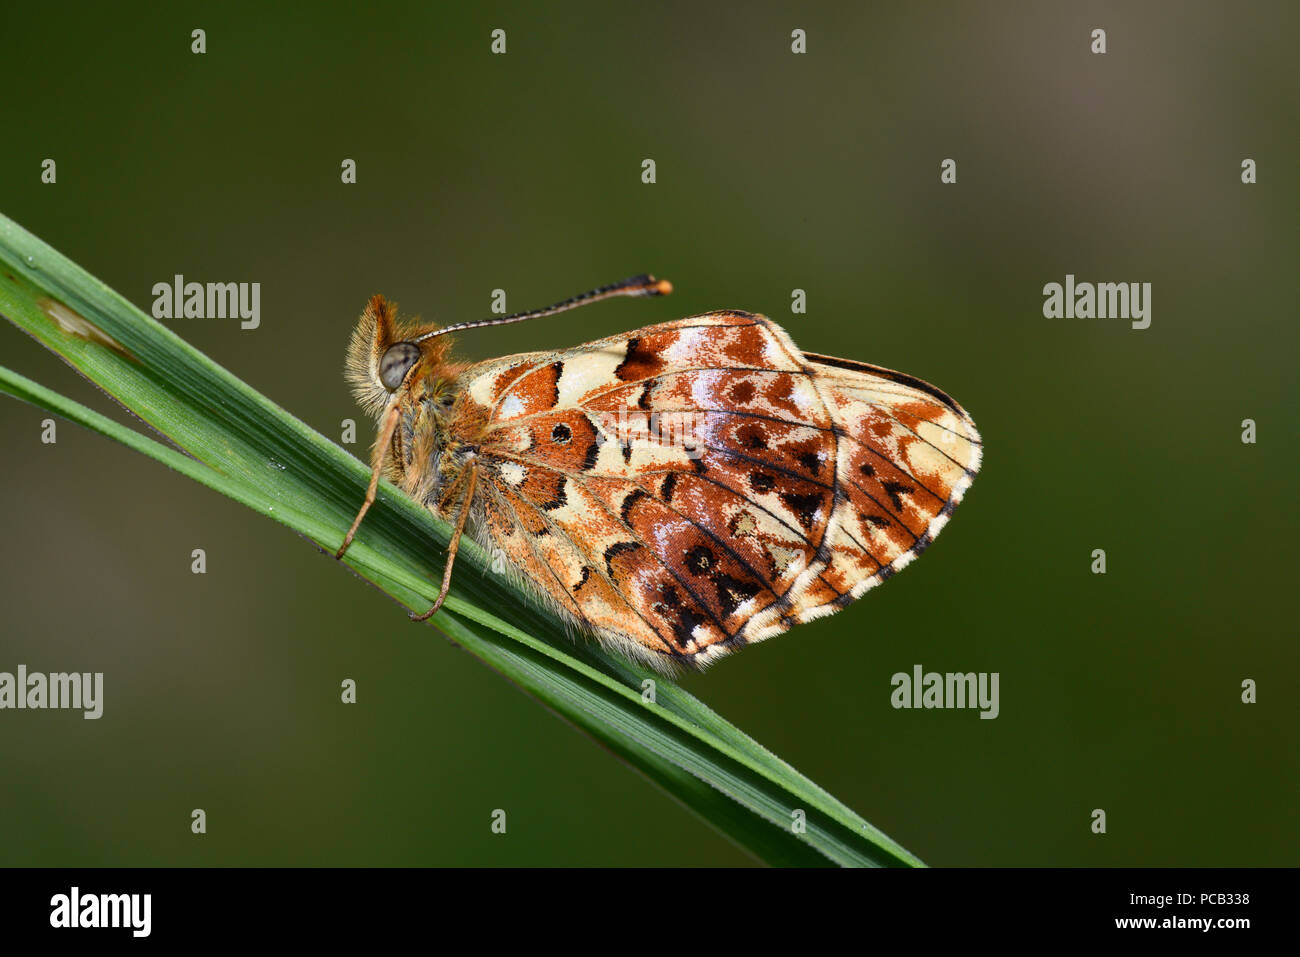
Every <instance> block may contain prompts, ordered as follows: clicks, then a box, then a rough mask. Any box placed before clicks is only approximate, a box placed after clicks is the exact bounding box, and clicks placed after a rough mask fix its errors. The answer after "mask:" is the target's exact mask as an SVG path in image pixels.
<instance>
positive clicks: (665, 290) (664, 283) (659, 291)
mask: <svg viewBox="0 0 1300 957" xmlns="http://www.w3.org/2000/svg"><path fill="white" fill-rule="evenodd" d="M672 292H673V284H672V283H670V282H669V281H668V280H667V279H660V280H659V281H658V282H656V283H655V284H654V285H653V286H651V287H650V294H651V295H652V296H671V295H672Z"/></svg>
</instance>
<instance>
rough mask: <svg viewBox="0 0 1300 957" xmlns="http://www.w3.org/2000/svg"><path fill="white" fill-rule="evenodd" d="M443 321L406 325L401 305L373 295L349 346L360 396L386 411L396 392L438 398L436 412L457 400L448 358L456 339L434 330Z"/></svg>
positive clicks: (350, 371) (377, 411)
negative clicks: (399, 311) (451, 396)
mask: <svg viewBox="0 0 1300 957" xmlns="http://www.w3.org/2000/svg"><path fill="white" fill-rule="evenodd" d="M438 331H439V330H438V327H437V326H430V325H404V324H399V323H398V321H397V309H396V307H395V306H394V305H393V304H392V303H391V302H389V301H388V300H387V299H385V298H384V297H383V296H373V297H372V298H371V300H370V302H369V303H368V304H367V305H366V310H365V312H364V313H362V314H361V320H360V322H358V323H357V327H356V330H355V331H354V332H353V333H352V342H351V345H350V346H349V347H348V361H347V376H348V381H349V382H351V384H352V390H353V392H354V393H355V394H356V397H357V401H358V402H360V403H361V404H362V405H363V406H365V408H366V410H367V411H369V412H370V413H371V414H372V415H375V416H380V415H382V414H383V411H384V409H385V408H387V406H388V404H389V402H391V401H392V400H393V398H394V396H398V397H400V398H410V399H411V400H412V401H413V402H420V401H424V400H433V403H432V407H433V410H434V411H435V413H436V412H437V411H438V410H440V409H445V408H447V407H448V406H449V405H450V404H451V403H449V402H447V401H446V399H447V398H448V397H449V393H448V386H449V383H450V381H451V379H452V378H453V370H452V368H451V367H450V366H449V365H448V363H447V354H448V352H449V350H450V346H451V340H450V339H449V338H447V337H445V336H437V335H431V333H436V332H438Z"/></svg>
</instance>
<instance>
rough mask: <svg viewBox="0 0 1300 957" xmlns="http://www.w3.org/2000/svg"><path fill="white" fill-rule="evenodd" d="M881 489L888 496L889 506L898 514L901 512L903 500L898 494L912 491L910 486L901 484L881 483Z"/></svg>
mask: <svg viewBox="0 0 1300 957" xmlns="http://www.w3.org/2000/svg"><path fill="white" fill-rule="evenodd" d="M881 487H882V488H884V490H885V494H886V495H888V496H889V502H890V504H891V505H893V506H894V508H895V509H897V510H898V511H900V512H901V511H902V510H903V499H902V497H901V494H900V493H902V494H907V493H910V492H912V491H913V489H912V486H910V485H907V484H905V483H903V482H892V481H887V482H882V483H881Z"/></svg>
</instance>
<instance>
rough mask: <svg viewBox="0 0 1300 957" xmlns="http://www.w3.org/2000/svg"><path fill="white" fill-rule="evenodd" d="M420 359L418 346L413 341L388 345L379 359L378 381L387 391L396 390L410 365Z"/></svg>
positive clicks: (409, 369) (403, 379) (408, 370)
mask: <svg viewBox="0 0 1300 957" xmlns="http://www.w3.org/2000/svg"><path fill="white" fill-rule="evenodd" d="M419 360H420V347H419V346H417V345H416V344H415V343H414V342H398V343H395V344H394V345H391V346H389V347H388V351H387V352H385V353H384V355H383V358H381V359H380V360H379V381H380V382H382V383H383V384H384V388H385V389H387V390H388V391H389V392H396V391H397V390H398V389H399V388H401V385H402V382H403V381H405V379H406V373H408V372H410V371H411V366H413V365H415V364H416V363H417V362H418V361H419Z"/></svg>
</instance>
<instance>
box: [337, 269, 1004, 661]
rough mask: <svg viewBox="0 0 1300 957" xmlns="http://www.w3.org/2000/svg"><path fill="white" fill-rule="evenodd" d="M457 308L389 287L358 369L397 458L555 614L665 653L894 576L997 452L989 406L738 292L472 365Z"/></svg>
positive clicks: (650, 280) (732, 644) (672, 657)
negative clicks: (822, 338) (432, 312)
mask: <svg viewBox="0 0 1300 957" xmlns="http://www.w3.org/2000/svg"><path fill="white" fill-rule="evenodd" d="M671 291H672V286H671V284H670V283H668V282H667V281H666V280H657V279H655V278H654V277H653V276H649V275H643V276H636V277H633V278H631V279H627V280H624V281H623V282H619V283H615V284H613V285H609V286H604V287H602V288H600V289H595V290H592V291H591V292H588V293H584V294H582V295H580V296H575V297H573V298H571V299H567V300H565V301H563V302H560V303H556V304H555V305H553V306H549V307H547V308H545V309H539V310H535V311H532V312H524V313H516V314H514V315H510V316H502V317H498V318H491V319H484V320H480V321H477V322H466V323H460V324H455V325H450V326H445V327H439V326H436V325H420V324H409V323H404V322H402V321H399V320H398V318H397V314H396V309H395V307H394V306H393V304H392V303H390V302H388V301H387V300H386V299H385V298H384V297H383V296H378V295H377V296H374V297H373V298H372V299H371V300H370V302H369V304H368V305H367V307H366V309H365V312H364V313H363V314H362V316H361V319H360V321H359V322H358V324H357V327H356V329H355V331H354V333H353V336H352V341H351V344H350V346H349V349H348V358H347V377H348V379H349V381H350V383H351V385H352V387H353V390H354V392H355V394H356V396H357V399H358V401H359V402H360V403H361V404H362V405H363V406H364V407H365V408H366V409H367V410H368V411H370V412H371V413H372V414H373V415H374V416H375V418H376V419H377V422H378V437H377V439H376V441H375V446H374V451H373V455H372V459H371V478H370V485H369V488H368V489H367V492H366V496H365V500H364V502H363V503H362V505H361V509H360V511H359V512H358V514H357V516H356V519H355V521H353V523H352V527H351V528H350V529H349V530H348V533H347V536H346V538H345V539H344V541H343V545H342V547H340V548H339V550H338V552H337V555H338V557H340V558H341V557H342V556H343V554H344V553H345V552H346V551H347V548H348V546H349V545H350V544H351V542H352V540H353V538H354V536H355V535H356V532H357V529H358V528H359V526H360V524H361V520H362V518H363V517H364V516H365V514H366V510H367V509H368V508H369V507H370V505H371V504H372V503H373V502H374V499H375V492H376V489H377V487H378V482H379V479H380V477H381V476H384V477H387V478H388V479H389V480H391V481H392V482H393V483H394V484H395V485H397V486H398V487H399V488H400V489H401V490H402V491H403V492H404V493H405V494H406V495H408V496H410V497H411V498H412V499H414V500H415V501H416V502H418V503H420V504H422V505H423V506H425V507H427V508H429V509H431V510H432V511H433V512H434V513H435V514H437V515H438V516H439V517H441V518H443V519H444V520H445V521H448V522H450V523H451V524H452V526H453V529H454V531H453V534H452V538H451V541H450V544H449V546H448V552H447V559H446V563H445V565H444V570H443V578H442V586H441V588H440V589H439V592H438V596H437V598H436V599H435V600H434V602H433V606H432V607H431V608H430V609H429V610H428V611H427V612H425V613H423V614H420V615H416V614H415V613H414V612H412V614H411V617H412V618H413V619H415V620H424V619H426V618H428V617H429V616H431V615H433V614H434V613H435V612H437V610H438V609H439V608H440V607H441V606H442V603H443V600H444V599H445V598H446V595H447V590H448V588H449V586H450V583H451V574H452V566H453V563H454V561H455V557H456V552H457V550H458V548H459V545H460V541H461V537H462V535H464V534H467V533H468V534H470V535H472V536H473V537H474V538H476V539H477V540H478V541H480V542H481V543H482V544H483V545H484V547H485V548H487V549H488V550H490V551H492V552H494V553H495V554H497V555H499V556H504V557H505V559H506V562H507V563H508V566H509V568H510V569H512V570H513V571H514V572H515V573H517V574H518V575H520V576H522V578H523V579H524V580H526V581H527V582H528V583H529V584H530V585H531V586H532V589H533V591H535V592H536V593H537V594H538V595H539V596H540V597H541V598H542V599H543V600H544V601H545V602H546V603H548V604H549V605H551V606H552V607H553V608H554V609H555V610H556V611H557V612H558V613H559V614H560V616H561V617H562V618H563V619H564V620H566V621H567V622H569V623H570V624H572V625H576V626H577V627H578V628H580V629H581V630H583V631H586V632H589V633H591V634H593V635H595V636H596V637H597V638H598V639H599V640H601V641H602V642H603V643H605V644H606V645H609V646H611V647H613V648H615V649H616V650H618V651H620V652H622V653H623V654H625V655H627V656H628V657H631V658H633V659H636V660H639V661H642V662H645V663H647V664H649V665H651V666H653V667H656V668H658V669H659V670H662V671H665V672H667V673H671V672H672V671H673V670H675V666H688V667H691V666H693V667H703V666H705V665H707V664H709V663H710V662H712V661H713V660H715V659H717V658H718V657H720V656H722V655H726V654H728V653H730V652H732V651H735V650H736V649H738V648H743V647H744V646H746V645H750V644H753V643H754V642H758V641H762V640H763V639H765V638H770V637H772V636H773V635H778V634H780V633H782V632H784V631H786V630H788V629H789V628H790V627H791V626H793V625H795V624H797V623H800V622H805V621H810V620H812V619H814V618H820V617H822V616H823V615H829V614H832V613H833V612H836V611H838V610H839V609H841V608H843V607H845V606H846V605H848V604H849V603H850V602H852V601H854V600H855V599H857V598H859V597H860V596H861V595H862V594H863V593H864V592H866V591H867V590H868V589H870V588H871V587H873V586H874V585H877V584H879V583H880V582H883V581H885V580H886V579H888V578H891V577H892V576H893V575H894V574H896V573H897V572H898V571H899V570H901V569H902V568H903V567H904V566H906V565H907V564H908V563H909V562H911V561H912V559H914V558H916V557H917V556H918V555H920V554H921V552H923V551H924V550H925V549H926V547H927V546H928V545H929V544H930V542H932V541H933V540H934V537H935V536H936V535H937V534H938V533H939V531H940V530H941V529H942V528H943V527H944V525H945V524H946V523H947V521H948V519H949V517H950V516H951V515H952V512H953V509H955V508H956V506H957V504H958V503H959V502H960V501H961V500H962V496H963V495H964V494H965V492H966V489H967V488H969V486H970V484H971V481H972V480H973V479H974V477H975V473H976V472H977V471H978V469H979V466H980V458H981V452H982V445H981V441H980V436H979V432H978V431H977V430H976V428H975V423H974V422H973V421H972V420H971V418H970V416H969V415H967V414H966V412H965V410H964V409H962V407H961V406H960V405H958V404H957V402H955V401H954V400H953V399H952V398H950V397H949V396H948V395H947V394H946V393H944V392H942V391H940V390H939V389H937V388H935V387H934V386H932V385H930V384H929V383H927V382H923V381H922V380H920V379H917V378H915V377H913V376H910V375H905V374H903V373H899V372H893V371H890V370H889V369H884V368H881V367H879V366H874V365H868V364H867V363H865V362H857V361H853V360H849V359H836V358H833V357H831V356H824V355H817V354H814V353H807V352H802V351H800V350H799V349H798V347H796V346H795V344H794V342H792V341H791V339H790V337H789V335H787V334H786V332H785V331H784V330H783V329H782V328H781V327H780V326H778V325H777V324H776V323H775V322H773V321H772V320H771V319H768V318H767V317H765V316H761V315H755V314H753V313H748V312H738V311H722V312H710V313H705V314H703V315H698V316H691V317H689V318H685V319H679V320H676V321H674V322H665V323H661V324H659V325H652V326H647V327H645V328H643V329H638V330H636V331H634V332H630V333H626V334H623V335H617V336H610V337H609V338H605V339H599V340H597V341H595V342H589V343H586V344H585V345H580V346H577V347H575V348H572V349H566V350H561V351H558V352H530V353H525V354H521V355H512V356H506V357H504V358H499V359H490V360H487V361H485V362H479V363H475V364H469V363H464V362H456V361H454V360H453V359H452V357H451V354H450V351H451V350H450V344H451V340H450V338H449V337H448V334H449V333H454V332H459V331H463V330H467V329H475V328H480V327H484V326H493V325H503V324H506V323H513V322H523V321H525V320H529V319H537V318H540V317H543V316H550V315H554V314H556V313H559V312H563V311H565V310H568V309H572V308H575V307H577V306H581V305H586V304H589V303H593V302H598V301H601V300H603V299H608V298H612V297H615V296H661V295H666V294H668V293H670V292H671Z"/></svg>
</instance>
